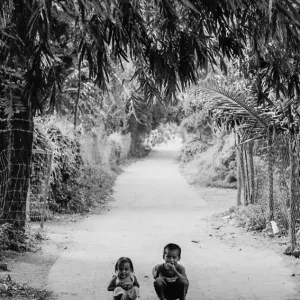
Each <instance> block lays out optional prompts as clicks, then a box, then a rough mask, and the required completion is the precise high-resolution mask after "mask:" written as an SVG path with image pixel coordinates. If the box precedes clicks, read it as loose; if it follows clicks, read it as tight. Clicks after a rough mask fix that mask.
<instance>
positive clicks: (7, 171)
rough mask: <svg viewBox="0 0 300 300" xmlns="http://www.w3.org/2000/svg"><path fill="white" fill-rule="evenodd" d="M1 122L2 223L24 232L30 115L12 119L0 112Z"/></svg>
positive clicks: (31, 126) (29, 156) (0, 190)
mask: <svg viewBox="0 0 300 300" xmlns="http://www.w3.org/2000/svg"><path fill="white" fill-rule="evenodd" d="M0 121H1V126H0V127H1V129H2V130H3V131H2V132H1V135H0V136H1V140H0V155H1V160H0V163H1V167H0V169H1V170H3V171H2V172H1V183H0V185H1V189H0V205H1V208H2V211H1V214H0V220H1V223H10V224H12V225H13V226H14V227H15V228H18V229H22V230H23V229H24V228H25V222H26V199H27V193H28V188H29V179H30V171H31V169H30V162H31V154H32V142H33V119H32V117H31V113H30V112H28V111H27V112H22V113H18V114H14V115H13V116H12V117H11V118H9V117H7V116H6V115H4V112H3V111H0Z"/></svg>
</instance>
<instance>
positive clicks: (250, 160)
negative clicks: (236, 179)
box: [247, 141, 255, 204]
mask: <svg viewBox="0 0 300 300" xmlns="http://www.w3.org/2000/svg"><path fill="white" fill-rule="evenodd" d="M247 145H248V163H249V202H250V204H254V202H255V199H254V195H255V188H254V163H253V147H254V142H253V141H250V142H249V143H247Z"/></svg>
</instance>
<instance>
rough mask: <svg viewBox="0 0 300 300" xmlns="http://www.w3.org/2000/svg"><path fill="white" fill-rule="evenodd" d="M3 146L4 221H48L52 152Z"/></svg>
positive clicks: (0, 207) (0, 201) (0, 198)
mask: <svg viewBox="0 0 300 300" xmlns="http://www.w3.org/2000/svg"><path fill="white" fill-rule="evenodd" d="M27 152H28V151H27V150H24V149H19V150H3V151H1V153H0V223H5V222H9V223H11V222H15V221H17V220H18V218H19V219H21V220H24V219H25V220H26V221H27V222H28V221H40V226H41V227H42V228H43V226H44V221H45V219H47V217H49V212H48V208H47V195H48V189H49V183H50V174H51V165H52V152H51V151H49V150H32V154H31V159H28V153H27Z"/></svg>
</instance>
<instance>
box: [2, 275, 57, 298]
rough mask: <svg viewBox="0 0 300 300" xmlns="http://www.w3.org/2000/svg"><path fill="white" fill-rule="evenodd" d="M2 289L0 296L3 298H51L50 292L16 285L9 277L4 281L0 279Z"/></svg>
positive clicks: (24, 284) (24, 285) (22, 284)
mask: <svg viewBox="0 0 300 300" xmlns="http://www.w3.org/2000/svg"><path fill="white" fill-rule="evenodd" d="M1 285H2V287H4V288H1V290H0V295H1V297H3V298H8V297H9V298H10V297H13V298H14V299H16V297H18V299H19V298H21V299H22V298H23V299H32V300H47V299H51V298H52V292H49V291H47V290H40V289H36V288H32V287H30V286H28V285H27V283H18V282H15V281H13V280H12V279H11V278H10V276H9V275H8V277H7V278H6V279H4V278H0V286H1Z"/></svg>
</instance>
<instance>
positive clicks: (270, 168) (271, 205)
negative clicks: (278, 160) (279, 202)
mask: <svg viewBox="0 0 300 300" xmlns="http://www.w3.org/2000/svg"><path fill="white" fill-rule="evenodd" d="M268 178H269V221H272V220H274V197H273V146H272V135H271V131H270V129H268Z"/></svg>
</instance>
